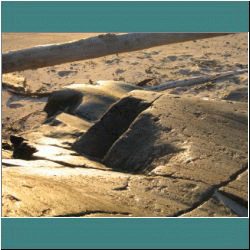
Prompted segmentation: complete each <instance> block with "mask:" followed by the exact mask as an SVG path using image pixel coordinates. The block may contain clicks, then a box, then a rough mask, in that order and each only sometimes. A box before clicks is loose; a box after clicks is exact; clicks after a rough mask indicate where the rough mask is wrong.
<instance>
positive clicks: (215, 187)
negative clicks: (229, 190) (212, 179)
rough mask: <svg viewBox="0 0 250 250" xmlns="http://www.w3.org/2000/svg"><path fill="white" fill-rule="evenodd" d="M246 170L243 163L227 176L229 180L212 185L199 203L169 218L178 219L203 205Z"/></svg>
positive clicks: (246, 165)
mask: <svg viewBox="0 0 250 250" xmlns="http://www.w3.org/2000/svg"><path fill="white" fill-rule="evenodd" d="M247 169H248V164H247V163H245V164H244V165H242V167H241V168H240V169H239V170H238V171H236V172H235V173H233V174H232V175H231V176H229V180H226V181H223V182H221V183H219V184H217V185H213V186H211V187H210V188H209V189H208V190H207V192H206V193H205V194H204V196H203V197H202V199H201V200H200V201H197V202H196V203H194V204H193V206H192V207H190V208H187V209H183V210H180V211H178V212H176V213H174V214H173V215H171V217H178V216H181V215H183V214H186V213H189V212H191V211H193V210H194V209H196V208H198V207H200V206H201V205H203V204H204V203H205V202H207V201H208V200H209V199H210V198H211V197H212V196H213V195H214V193H215V192H216V191H217V190H218V189H219V188H221V187H223V186H226V185H227V184H229V183H230V182H232V181H234V180H236V179H237V177H238V176H239V175H241V174H242V173H243V172H245V171H247Z"/></svg>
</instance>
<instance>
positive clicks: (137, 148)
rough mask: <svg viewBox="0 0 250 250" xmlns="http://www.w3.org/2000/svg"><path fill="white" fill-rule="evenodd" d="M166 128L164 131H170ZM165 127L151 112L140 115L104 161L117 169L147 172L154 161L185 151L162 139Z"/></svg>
mask: <svg viewBox="0 0 250 250" xmlns="http://www.w3.org/2000/svg"><path fill="white" fill-rule="evenodd" d="M169 131H170V130H166V131H165V132H164V133H168V132H169ZM161 133H163V128H162V127H160V126H159V125H158V124H157V121H156V119H155V117H153V116H152V115H150V114H144V115H142V116H140V117H139V118H138V119H137V120H136V122H135V123H133V124H132V125H131V126H130V128H129V130H127V131H126V133H125V134H123V136H122V137H121V138H119V140H118V141H116V142H115V143H114V145H113V146H112V147H111V148H110V150H109V151H108V153H107V154H106V156H105V157H104V159H103V163H104V164H105V165H106V166H108V167H111V168H113V169H114V170H117V171H122V172H130V173H145V172H147V171H150V170H152V168H153V165H152V163H153V161H154V160H155V159H159V158H161V157H165V156H167V155H168V156H169V157H171V154H175V153H178V152H180V151H183V149H180V148H177V147H175V146H173V145H171V144H168V143H162V142H161V141H160V137H161Z"/></svg>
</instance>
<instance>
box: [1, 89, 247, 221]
mask: <svg viewBox="0 0 250 250" xmlns="http://www.w3.org/2000/svg"><path fill="white" fill-rule="evenodd" d="M60 116H61V118H60ZM60 116H58V117H57V119H58V120H61V122H60V123H59V124H58V125H57V126H50V125H41V126H40V127H39V128H37V129H35V130H33V131H28V132H26V133H25V134H23V135H22V136H24V137H25V138H26V139H27V140H29V141H30V142H31V143H33V145H34V146H36V148H37V149H38V152H37V153H35V154H34V157H35V158H34V159H33V160H30V161H25V160H20V159H11V157H10V155H11V152H10V151H8V150H5V151H4V152H3V160H2V164H3V171H2V173H3V177H2V182H3V192H2V200H3V210H2V211H3V216H15V217H23V216H25V217H27V216H35V217H40V216H72V217H79V216H143V217H154V216H203V217H206V216H244V213H243V214H239V213H238V210H237V209H233V207H232V206H234V205H232V206H231V205H228V203H227V202H225V200H223V199H222V198H221V196H219V195H217V192H220V191H223V192H227V193H230V194H231V198H230V197H229V198H230V199H232V197H236V198H237V197H238V199H234V202H236V203H237V205H240V206H242V207H243V210H244V209H245V210H247V207H246V204H247V192H248V191H247V190H248V183H247V176H248V171H247V170H248V166H247V157H248V148H247V143H248V142H247V138H248V136H247V133H248V121H247V103H243V102H242V103H241V102H232V101H226V100H223V101H213V100H202V99H198V98H188V97H185V96H182V97H180V96H175V95H167V94H164V93H163V94H159V93H155V92H151V91H142V90H135V91H132V92H130V93H128V94H127V95H126V96H125V97H123V98H122V99H121V100H118V101H117V102H116V103H114V104H113V105H111V107H110V108H108V110H107V111H106V113H105V114H104V115H103V116H102V118H101V119H100V120H99V121H97V122H95V123H89V122H86V123H83V124H82V123H80V122H79V123H78V122H77V121H76V120H75V119H76V117H75V116H73V115H69V114H61V115H60ZM71 118H72V119H71ZM77 119H79V118H77ZM83 121H84V120H83ZM224 194H225V193H224ZM230 206H231V207H230ZM245 210H244V211H245Z"/></svg>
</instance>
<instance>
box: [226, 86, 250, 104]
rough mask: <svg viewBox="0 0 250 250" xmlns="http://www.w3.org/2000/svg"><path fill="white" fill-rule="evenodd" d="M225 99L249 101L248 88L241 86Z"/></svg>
mask: <svg viewBox="0 0 250 250" xmlns="http://www.w3.org/2000/svg"><path fill="white" fill-rule="evenodd" d="M224 100H231V101H238V102H247V101H248V88H246V87H245V88H239V89H237V90H234V91H232V92H231V93H230V94H229V95H228V96H226V97H224Z"/></svg>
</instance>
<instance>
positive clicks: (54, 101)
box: [44, 89, 83, 118]
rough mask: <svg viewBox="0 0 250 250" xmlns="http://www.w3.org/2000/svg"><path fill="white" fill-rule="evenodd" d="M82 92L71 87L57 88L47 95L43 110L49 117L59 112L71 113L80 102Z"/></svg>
mask: <svg viewBox="0 0 250 250" xmlns="http://www.w3.org/2000/svg"><path fill="white" fill-rule="evenodd" d="M82 98H83V94H82V93H81V92H79V91H76V90H73V89H63V90H58V91H55V92H53V93H51V94H50V95H49V98H48V102H47V104H46V105H45V107H44V111H45V112H46V113H47V115H48V117H47V118H51V117H53V116H55V115H57V114H59V113H60V112H66V113H72V112H73V111H74V110H75V109H76V108H77V107H78V106H79V105H80V103H81V101H82Z"/></svg>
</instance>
